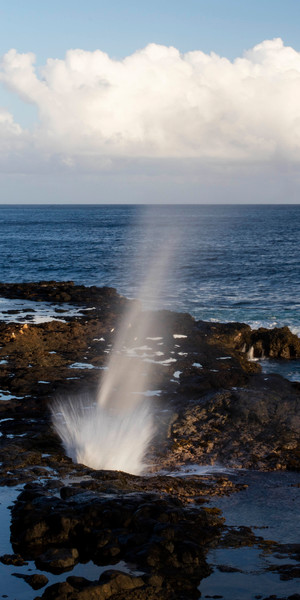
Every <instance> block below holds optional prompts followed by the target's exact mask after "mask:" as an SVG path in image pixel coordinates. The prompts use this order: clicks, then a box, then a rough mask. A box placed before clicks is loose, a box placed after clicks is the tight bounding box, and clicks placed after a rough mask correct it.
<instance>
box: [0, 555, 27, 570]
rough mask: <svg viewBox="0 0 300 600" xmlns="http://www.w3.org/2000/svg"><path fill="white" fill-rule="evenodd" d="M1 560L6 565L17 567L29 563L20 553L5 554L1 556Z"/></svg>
mask: <svg viewBox="0 0 300 600" xmlns="http://www.w3.org/2000/svg"><path fill="white" fill-rule="evenodd" d="M0 561H1V562H2V563H3V564H4V565H15V566H16V567H23V566H24V565H27V564H28V563H27V562H26V561H25V560H24V558H22V556H21V555H20V554H3V555H2V556H0Z"/></svg>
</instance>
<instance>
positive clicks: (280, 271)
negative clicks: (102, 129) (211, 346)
mask: <svg viewBox="0 0 300 600" xmlns="http://www.w3.org/2000/svg"><path fill="white" fill-rule="evenodd" d="M299 224H300V205H273V206H272V205H271V206H270V205H263V206H259V205H251V206H250V205H225V206H221V205H197V206H195V205H181V206H170V205H169V206H166V205H160V206H153V207H146V206H135V205H125V206H124V205H119V206H116V205H114V206H107V205H98V206H95V205H63V206H62V205H60V206H57V205H53V206H52V205H51V206H50V205H48V206H47V205H46V206H42V205H14V206H8V205H2V206H0V253H1V265H0V280H1V281H3V282H17V281H39V280H52V279H57V280H68V279H72V280H73V281H74V282H75V283H83V284H86V285H99V286H102V285H110V286H113V287H116V288H117V290H118V291H119V292H120V293H122V294H125V295H126V296H129V297H133V296H136V295H138V294H139V286H140V282H141V281H142V280H143V279H144V278H145V274H146V273H147V272H148V271H149V269H150V266H151V261H152V257H153V255H154V254H155V253H156V252H157V251H158V250H159V249H160V252H161V260H163V257H164V255H165V253H166V246H165V243H166V241H167V240H169V241H171V242H172V260H171V261H170V264H169V265H168V266H167V268H166V269H165V271H164V274H163V288H162V294H161V298H160V306H163V307H165V308H171V309H176V310H181V311H188V312H190V313H192V314H193V315H194V316H195V317H197V318H201V319H216V320H220V321H244V322H247V323H250V324H251V325H253V326H259V325H261V324H263V325H267V326H275V325H276V324H278V325H289V326H290V327H291V328H292V329H293V330H294V331H298V332H299V330H300V327H299V326H300V323H299V306H300V302H299V298H300V269H299V237H300V236H299V229H300V225H299ZM154 288H155V282H154V284H153V289H154ZM147 300H148V302H149V303H150V305H151V300H153V298H151V291H150V293H149V297H148V298H147Z"/></svg>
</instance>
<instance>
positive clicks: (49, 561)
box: [36, 548, 79, 573]
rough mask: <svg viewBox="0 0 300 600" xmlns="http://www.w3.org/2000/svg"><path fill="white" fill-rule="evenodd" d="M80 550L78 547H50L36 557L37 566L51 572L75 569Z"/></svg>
mask: <svg viewBox="0 0 300 600" xmlns="http://www.w3.org/2000/svg"><path fill="white" fill-rule="evenodd" d="M78 557H79V554H78V550H76V548H49V550H47V551H46V552H45V553H43V554H40V556H38V558H37V559H36V566H37V567H38V568H39V569H41V570H44V571H49V572H51V573H63V572H64V571H67V570H70V569H73V567H74V566H75V564H76V563H77V562H78Z"/></svg>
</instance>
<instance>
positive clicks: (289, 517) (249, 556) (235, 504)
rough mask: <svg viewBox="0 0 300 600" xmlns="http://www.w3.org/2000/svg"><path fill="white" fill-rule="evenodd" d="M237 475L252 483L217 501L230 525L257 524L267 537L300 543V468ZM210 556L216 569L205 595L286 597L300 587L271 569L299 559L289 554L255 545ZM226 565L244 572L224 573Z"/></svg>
mask: <svg viewBox="0 0 300 600" xmlns="http://www.w3.org/2000/svg"><path fill="white" fill-rule="evenodd" d="M237 477H238V481H240V482H244V483H247V484H249V487H248V488H247V489H246V490H243V491H241V492H237V493H235V494H233V495H231V496H229V497H226V496H224V497H222V498H218V499H216V500H215V499H214V500H213V501H212V502H211V505H212V506H217V507H218V508H220V509H221V510H222V512H223V516H224V517H225V519H226V525H227V526H229V527H239V526H246V527H251V529H252V530H253V533H254V534H255V535H256V536H259V537H262V538H264V539H265V540H272V541H276V542H279V543H281V544H288V543H296V544H299V543H300V540H299V537H300V536H299V527H298V524H299V521H300V473H286V472H275V473H259V472H253V473H251V472H249V471H241V472H240V473H239V474H238V476H237ZM207 559H208V562H209V564H210V565H211V566H213V568H214V572H213V574H212V575H211V576H210V577H208V578H207V579H205V580H203V581H202V582H201V584H200V587H199V589H200V591H201V598H209V597H212V596H214V595H219V596H220V597H221V598H223V599H224V600H252V599H253V600H254V599H255V598H256V597H257V596H259V595H262V597H265V596H266V595H271V594H276V595H277V597H279V598H280V597H284V596H287V595H289V594H295V593H297V592H299V580H297V579H293V580H291V581H282V580H280V577H279V575H278V574H276V573H271V572H268V571H266V569H267V568H268V567H269V566H271V565H274V564H296V563H294V561H292V560H290V559H289V557H288V556H286V557H284V558H282V559H281V560H280V559H278V558H275V557H274V555H273V554H268V553H267V552H266V551H264V550H262V549H260V548H258V547H257V546H254V547H250V548H249V547H243V548H224V549H222V548H221V549H216V550H212V551H210V552H209V554H208V557H207ZM224 565H225V568H226V567H231V568H236V569H239V570H240V571H241V572H224V571H222V570H220V567H221V569H223V567H224Z"/></svg>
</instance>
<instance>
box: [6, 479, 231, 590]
mask: <svg viewBox="0 0 300 600" xmlns="http://www.w3.org/2000/svg"><path fill="white" fill-rule="evenodd" d="M63 496H64V497H65V498H66V494H65V492H64V493H63ZM12 516H13V519H12V526H11V534H12V543H13V547H14V549H15V550H17V549H18V551H21V552H22V554H23V555H24V556H26V557H30V558H31V559H35V560H36V564H37V566H40V567H42V568H43V569H44V570H49V571H52V572H53V571H56V572H58V571H60V572H61V571H62V570H64V571H65V570H67V569H69V568H70V566H72V564H74V562H75V561H77V560H79V561H82V562H87V561H89V560H93V561H94V562H95V563H96V564H98V565H106V564H116V563H118V562H119V561H120V560H123V561H125V562H128V563H130V564H135V565H136V567H137V569H138V570H139V571H142V572H144V573H145V574H147V575H148V580H147V581H144V583H143V585H144V586H146V588H148V587H149V586H150V587H151V586H152V587H153V582H154V581H156V582H159V581H161V580H163V581H164V582H165V585H166V587H167V589H172V590H173V592H172V593H174V594H175V590H177V591H178V590H183V591H185V592H184V593H187V591H189V593H191V594H193V593H194V592H195V590H196V589H197V586H198V585H199V581H200V580H201V579H202V578H203V577H205V576H207V575H208V574H209V572H210V568H209V567H208V565H207V563H206V560H205V555H206V552H207V548H208V547H209V545H210V544H212V543H214V542H215V541H216V540H217V539H218V537H219V535H220V532H221V529H222V519H220V517H219V515H218V514H216V513H215V512H213V514H210V512H207V511H205V510H203V509H201V508H192V507H190V506H187V507H185V506H184V505H183V504H182V503H181V502H180V501H179V500H176V499H175V498H172V497H170V496H169V495H167V494H164V495H163V497H160V496H159V494H157V493H153V492H149V493H146V492H144V493H142V492H140V493H137V492H136V493H134V494H133V493H132V492H131V493H123V494H121V495H120V494H116V493H114V494H112V493H111V494H109V495H108V494H103V493H96V491H94V492H91V491H81V493H77V494H75V495H69V496H68V497H67V498H66V499H59V498H57V497H54V496H51V495H49V494H48V493H47V491H46V490H45V488H43V487H41V486H33V485H28V486H26V487H25V489H24V491H23V492H22V493H21V494H20V496H19V498H18V501H17V503H16V504H15V505H14V507H13V509H12ZM71 563H72V564H71ZM114 577H115V575H114ZM149 577H150V579H151V577H154V579H152V580H151V581H152V583H150V582H149V581H150V580H149ZM110 578H111V577H110ZM155 578H156V579H155ZM117 579H118V581H119V584H118V585H121V583H120V581H123V583H122V586H123V588H122V589H124V586H125V585H126V586H127V588H126V589H129V587H130V586H131V587H132V588H133V586H134V587H137V581H139V585H142V584H141V582H140V580H137V579H136V578H134V579H133V580H132V581H131V579H130V578H128V576H126V577H125V576H124V575H123V574H122V577H121V575H118V578H117ZM126 582H127V583H126ZM130 582H131V583H130ZM100 583H101V585H104V583H103V580H102V582H99V585H100ZM73 584H74V581H73V580H72V586H73ZM69 585H70V583H69ZM105 585H106V586H107V585H108V583H107V582H106V583H105ZM111 585H112V583H111V581H110V583H109V586H110V587H111ZM114 585H115V584H114ZM45 593H46V592H45ZM48 593H49V594H50V592H48V591H47V594H48ZM51 593H52V592H51ZM55 593H58V591H57V588H55ZM60 593H62V592H61V590H60V591H59V594H60ZM63 593H65V591H63ZM70 593H71V592H70ZM72 593H73V592H72ZM97 593H98V591H97ZM99 593H100V591H99ZM101 593H102V594H103V593H104V592H103V590H102V591H101ZM168 593H169V592H168ZM93 594H94V595H95V594H96V590H95V589H93ZM50 597H52V596H49V598H50ZM53 597H54V596H53ZM57 597H58V598H60V595H58V596H57ZM62 597H63V596H62ZM67 597H68V596H67ZM70 597H71V596H70ZM75 597H77V596H75ZM78 597H81V596H78ZM87 597H88V596H87ZM91 597H92V596H91ZM95 597H97V596H95ZM99 597H102V596H99ZM103 597H104V596H103ZM105 597H106V596H105ZM162 597H164V596H163V595H162ZM178 597H180V596H178ZM182 597H185V596H182ZM191 597H193V596H191ZM45 598H48V596H47V595H46V596H45Z"/></svg>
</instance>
